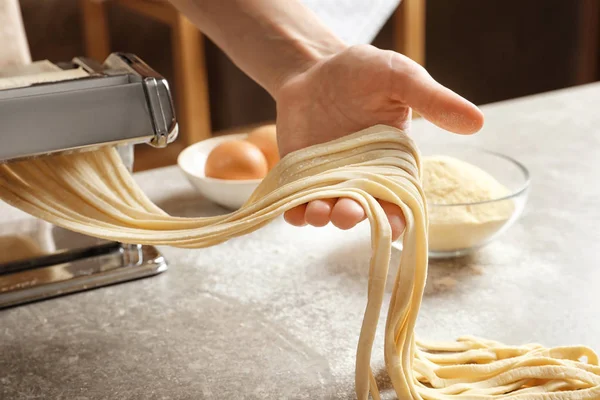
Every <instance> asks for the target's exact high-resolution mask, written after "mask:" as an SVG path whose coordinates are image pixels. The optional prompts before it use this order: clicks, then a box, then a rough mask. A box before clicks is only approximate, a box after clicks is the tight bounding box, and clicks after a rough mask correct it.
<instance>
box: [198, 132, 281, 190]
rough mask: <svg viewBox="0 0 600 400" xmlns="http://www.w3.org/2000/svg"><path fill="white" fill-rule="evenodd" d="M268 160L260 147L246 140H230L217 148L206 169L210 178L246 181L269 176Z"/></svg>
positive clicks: (213, 151) (210, 155) (208, 160)
mask: <svg viewBox="0 0 600 400" xmlns="http://www.w3.org/2000/svg"><path fill="white" fill-rule="evenodd" d="M268 171H269V167H268V164H267V159H266V158H265V156H264V154H263V153H262V151H260V149H259V148H258V147H256V146H255V145H253V144H252V143H250V142H247V141H245V140H229V141H226V142H223V143H221V144H220V145H218V146H217V147H215V148H214V149H213V150H212V151H211V152H210V154H209V155H208V158H207V159H206V165H205V167H204V173H205V175H206V176H207V177H209V178H217V179H231V180H245V179H262V178H264V177H265V175H267V172H268Z"/></svg>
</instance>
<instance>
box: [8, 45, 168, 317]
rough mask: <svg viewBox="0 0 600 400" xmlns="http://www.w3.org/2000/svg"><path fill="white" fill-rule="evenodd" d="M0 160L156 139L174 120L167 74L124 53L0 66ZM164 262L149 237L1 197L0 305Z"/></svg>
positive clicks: (127, 149) (163, 140)
mask: <svg viewBox="0 0 600 400" xmlns="http://www.w3.org/2000/svg"><path fill="white" fill-rule="evenodd" d="M0 121H1V126H2V130H1V132H0V139H1V143H2V144H1V145H0V163H10V162H15V161H21V160H26V159H28V158H30V157H38V156H44V155H48V154H54V153H61V152H71V151H85V150H92V149H95V148H98V147H99V146H109V145H110V146H117V149H119V153H120V154H121V156H122V158H123V160H124V162H125V164H126V165H127V166H128V168H130V170H131V168H132V165H133V145H134V144H141V143H147V144H150V145H151V146H155V147H164V146H166V145H167V144H169V143H170V142H172V141H173V140H175V138H176V137H177V132H178V125H177V121H176V118H175V112H174V108H173V102H172V98H171V93H170V90H169V85H168V83H167V81H166V80H165V79H164V78H163V77H162V76H160V75H159V74H158V73H156V72H155V71H154V70H153V69H152V68H150V67H149V66H148V65H147V64H146V63H144V62H143V61H142V60H140V59H139V58H138V57H136V56H135V55H132V54H124V53H113V54H111V55H110V56H109V57H108V58H107V59H106V60H105V61H104V63H102V64H100V63H98V62H96V61H94V60H90V59H87V58H83V57H79V58H74V59H73V60H72V61H71V62H67V63H58V64H53V63H49V62H37V63H33V64H30V65H27V66H22V67H19V68H16V69H15V68H12V69H6V70H0ZM166 269H167V264H166V261H165V259H164V258H163V257H162V255H161V254H160V252H159V251H158V250H157V249H156V248H154V247H153V246H145V245H144V246H142V245H129V244H122V243H115V242H109V241H105V240H100V239H96V238H91V237H88V236H84V235H81V234H78V233H75V232H71V231H67V230H65V229H62V228H59V227H57V226H53V225H51V224H49V223H47V222H44V221H41V220H37V219H35V218H32V217H31V216H28V215H25V214H24V213H21V212H20V211H18V210H16V209H14V208H12V207H10V206H8V205H7V204H4V203H2V202H0V308H2V307H7V306H14V305H17V304H22V303H26V302H30V301H34V300H41V299H45V298H49V297H54V296H58V295H63V294H69V293H74V292H79V291H82V290H86V289H91V288H95V287H99V286H105V285H109V284H114V283H118V282H124V281H128V280H132V279H137V278H141V277H146V276H151V275H155V274H158V273H160V272H163V271H165V270H166Z"/></svg>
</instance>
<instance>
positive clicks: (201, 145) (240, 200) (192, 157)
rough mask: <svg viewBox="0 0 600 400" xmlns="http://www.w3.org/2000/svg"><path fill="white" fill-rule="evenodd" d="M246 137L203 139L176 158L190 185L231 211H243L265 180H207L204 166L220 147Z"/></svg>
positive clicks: (243, 135)
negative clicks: (239, 209)
mask: <svg viewBox="0 0 600 400" xmlns="http://www.w3.org/2000/svg"><path fill="white" fill-rule="evenodd" d="M247 136H248V135H247V134H245V133H238V134H234V135H222V136H217V137H214V138H210V139H206V140H202V141H200V142H198V143H195V144H193V145H191V146H189V147H186V148H185V149H184V150H183V151H182V152H181V153H180V154H179V157H177V164H179V168H181V170H182V171H183V172H184V173H185V176H186V177H187V179H188V180H189V181H190V183H191V184H192V185H193V186H194V187H195V188H196V189H198V191H199V192H200V193H201V194H202V195H203V196H204V197H206V198H207V199H208V200H211V201H213V202H215V203H217V204H219V205H221V206H223V207H225V208H228V209H230V210H237V209H238V208H240V207H241V206H242V205H243V204H244V203H245V202H246V200H248V198H249V197H250V195H251V194H252V192H253V191H254V189H256V187H257V186H258V184H259V183H260V182H261V180H262V179H250V180H242V181H236V180H227V179H215V178H207V177H206V175H205V174H204V165H205V164H206V159H207V158H208V155H209V154H210V152H211V151H212V149H214V148H215V147H216V146H217V145H219V144H221V143H223V142H226V141H228V140H232V139H244V138H246V137H247Z"/></svg>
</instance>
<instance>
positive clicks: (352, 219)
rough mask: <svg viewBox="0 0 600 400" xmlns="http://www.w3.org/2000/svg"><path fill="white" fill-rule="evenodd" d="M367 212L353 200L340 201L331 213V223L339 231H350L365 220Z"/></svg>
mask: <svg viewBox="0 0 600 400" xmlns="http://www.w3.org/2000/svg"><path fill="white" fill-rule="evenodd" d="M365 217H366V215H365V210H363V208H362V207H361V205H360V204H358V203H357V202H356V201H354V200H352V199H339V200H338V201H337V203H335V206H334V207H333V210H332V212H331V223H332V224H333V225H335V226H336V227H337V228H339V229H343V230H346V229H350V228H353V227H354V226H355V225H356V224H358V223H359V222H361V221H362V220H364V219H365Z"/></svg>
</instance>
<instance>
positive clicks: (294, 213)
mask: <svg viewBox="0 0 600 400" xmlns="http://www.w3.org/2000/svg"><path fill="white" fill-rule="evenodd" d="M305 214H306V204H302V205H301V206H298V207H294V208H292V209H291V210H289V211H287V212H286V213H285V214H284V215H283V218H284V219H285V221H286V222H287V223H288V224H290V225H294V226H304V225H306V219H305V218H304V215H305Z"/></svg>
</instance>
